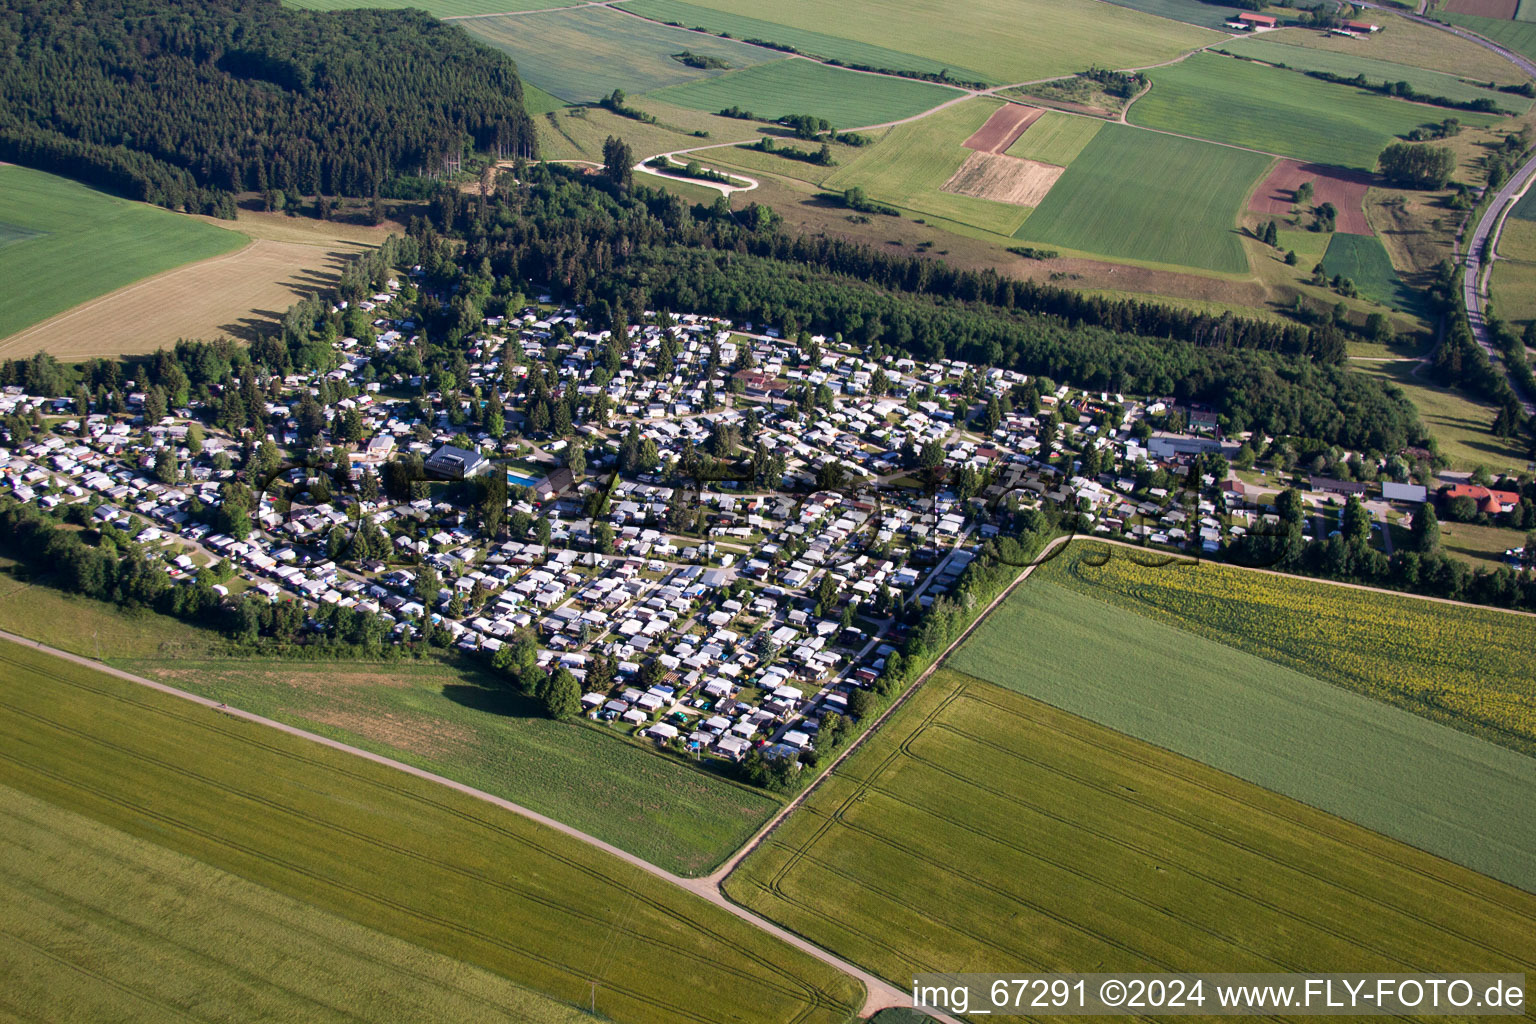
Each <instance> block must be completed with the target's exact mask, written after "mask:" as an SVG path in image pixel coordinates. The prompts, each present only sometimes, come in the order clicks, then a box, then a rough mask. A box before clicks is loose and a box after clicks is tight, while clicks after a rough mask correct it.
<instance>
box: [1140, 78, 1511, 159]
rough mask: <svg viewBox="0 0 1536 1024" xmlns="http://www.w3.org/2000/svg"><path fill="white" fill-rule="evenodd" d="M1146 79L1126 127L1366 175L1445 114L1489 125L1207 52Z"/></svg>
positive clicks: (1486, 119)
mask: <svg viewBox="0 0 1536 1024" xmlns="http://www.w3.org/2000/svg"><path fill="white" fill-rule="evenodd" d="M1147 77H1148V78H1150V79H1151V80H1152V89H1151V91H1150V92H1148V93H1147V94H1146V95H1145V96H1143V97H1142V98H1141V99H1139V100H1137V101H1136V102H1135V103H1134V104H1132V105H1131V109H1130V111H1129V112H1128V114H1127V117H1128V118H1129V120H1130V121H1131V123H1132V124H1139V125H1145V126H1146V127H1148V128H1159V129H1162V130H1163V131H1171V132H1180V133H1183V134H1186V135H1196V136H1199V137H1200V138H1204V139H1210V140H1212V141H1214V142H1225V143H1228V144H1229V145H1234V146H1247V147H1249V148H1251V149H1257V150H1262V151H1263V152H1266V153H1278V154H1280V155H1282V156H1291V157H1296V158H1297V159H1300V160H1311V161H1314V162H1316V163H1321V164H1334V165H1337V166H1340V167H1358V168H1362V169H1364V170H1368V171H1369V170H1375V169H1376V157H1377V156H1378V155H1379V154H1380V153H1381V151H1382V150H1383V149H1385V148H1386V147H1387V146H1388V145H1389V144H1390V143H1392V142H1393V141H1395V140H1396V138H1397V137H1398V136H1401V135H1406V134H1407V133H1408V132H1410V131H1412V130H1413V129H1414V128H1416V127H1418V126H1419V125H1422V124H1427V123H1430V122H1433V121H1439V120H1441V119H1442V118H1444V117H1452V116H1454V117H1456V118H1459V119H1460V120H1461V122H1462V124H1464V125H1471V126H1477V127H1486V126H1487V125H1489V124H1491V123H1492V122H1493V121H1494V120H1495V118H1493V117H1492V116H1491V115H1487V114H1473V113H1469V112H1467V111H1465V110H1456V111H1441V110H1438V109H1436V108H1434V107H1425V106H1421V105H1418V104H1414V103H1407V102H1405V101H1403V100H1395V99H1390V98H1388V97H1386V96H1380V95H1377V94H1376V93H1369V92H1365V91H1363V90H1361V89H1355V88H1351V87H1350V86H1347V85H1335V84H1333V83H1331V82H1320V81H1318V80H1317V79H1314V78H1306V77H1304V76H1301V75H1297V74H1295V73H1293V72H1290V71H1284V70H1281V69H1279V68H1268V67H1262V66H1260V65H1258V64H1253V63H1249V62H1246V61H1240V60H1233V59H1231V58H1230V57H1221V56H1216V55H1214V54H1196V55H1195V56H1193V57H1191V58H1189V59H1188V60H1186V61H1183V62H1181V63H1179V64H1173V65H1170V66H1168V67H1165V68H1156V69H1154V70H1152V71H1149V72H1147Z"/></svg>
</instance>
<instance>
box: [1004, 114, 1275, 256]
mask: <svg viewBox="0 0 1536 1024" xmlns="http://www.w3.org/2000/svg"><path fill="white" fill-rule="evenodd" d="M1025 134H1026V135H1028V134H1029V133H1028V132H1025ZM1269 165H1270V159H1269V157H1266V156H1263V155H1262V154H1258V153H1249V152H1246V151H1244V150H1240V149H1231V148H1229V147H1226V146H1213V145H1211V144H1210V143H1206V142H1200V141H1198V140H1196V139H1182V138H1177V137H1175V136H1172V135H1163V134H1160V133H1157V132H1145V131H1139V130H1137V129H1135V128H1130V127H1126V126H1125V125H1118V124H1107V125H1105V126H1104V127H1103V128H1102V129H1100V131H1099V133H1098V134H1097V135H1095V136H1094V137H1093V140H1092V141H1090V142H1089V143H1088V145H1087V146H1086V147H1085V148H1084V149H1083V151H1082V153H1081V154H1080V155H1079V156H1078V158H1077V159H1076V160H1074V161H1073V162H1072V165H1071V166H1070V167H1068V168H1067V171H1066V173H1065V174H1063V175H1062V176H1061V179H1060V180H1059V181H1057V182H1056V185H1055V187H1054V188H1052V189H1051V191H1050V194H1049V195H1047V196H1046V197H1045V200H1044V201H1043V202H1042V203H1041V204H1040V205H1039V206H1038V207H1036V209H1035V212H1034V213H1032V214H1030V217H1029V220H1027V221H1025V222H1024V227H1023V228H1022V229H1020V230H1019V232H1018V233H1017V236H1018V237H1019V238H1022V239H1025V240H1026V241H1030V242H1038V243H1043V244H1048V245H1059V246H1062V247H1064V248H1068V249H1077V250H1080V251H1083V252H1090V253H1099V254H1102V255H1105V256H1111V257H1125V258H1130V259H1137V260H1148V261H1151V262H1156V263H1164V264H1172V265H1174V266H1187V267H1197V268H1200V269H1204V270H1214V271H1220V272H1224V273H1231V274H1240V273H1245V272H1246V271H1247V270H1248V260H1247V257H1246V256H1245V255H1244V253H1243V247H1242V243H1241V241H1240V240H1239V236H1238V232H1237V216H1238V213H1239V211H1241V210H1242V209H1243V208H1244V207H1245V206H1246V204H1247V199H1248V194H1249V192H1251V191H1252V189H1253V186H1254V183H1255V182H1256V181H1258V180H1259V178H1260V177H1262V176H1263V175H1264V173H1265V172H1266V171H1267V170H1268V169H1269Z"/></svg>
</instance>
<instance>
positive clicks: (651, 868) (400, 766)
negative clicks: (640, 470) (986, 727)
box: [0, 630, 959, 1024]
mask: <svg viewBox="0 0 1536 1024" xmlns="http://www.w3.org/2000/svg"><path fill="white" fill-rule="evenodd" d="M0 640H9V641H11V642H13V643H17V644H21V645H23V646H26V647H31V648H33V649H35V650H39V651H43V652H44V653H46V654H51V655H53V656H54V657H56V658H63V659H64V660H65V661H70V662H73V663H75V664H77V665H84V666H85V667H87V668H90V669H94V670H95V671H97V672H104V673H106V674H107V675H110V676H115V677H117V678H118V679H122V680H126V681H127V682H130V683H136V684H138V685H139V686H145V687H148V688H149V689H151V690H156V691H158V692H160V693H164V694H167V695H169V696H172V697H179V698H181V699H182V700H187V701H191V702H192V703H194V704H201V705H202V706H203V707H205V708H209V709H212V710H214V711H218V712H220V713H221V714H225V715H229V716H230V717H231V718H239V719H242V720H244V721H247V722H252V723H254V724H256V725H262V726H266V727H267V728H269V729H276V730H278V731H279V732H284V733H287V734H288V735H290V736H297V737H299V738H300V739H305V740H308V741H310V742H311V743H319V744H321V745H322V746H326V747H330V748H331V749H333V750H340V751H342V752H344V753H348V754H352V755H353V756H355V757H361V758H364V759H366V760H369V761H372V762H374V763H375V764H381V765H384V766H385V767H387V768H393V769H395V770H396V771H400V772H405V773H406V774H407V775H414V776H416V777H417V778H419V779H425V780H427V781H428V782H435V783H437V784H438V785H440V786H447V787H448V788H449V789H453V790H457V791H458V792H460V793H464V794H466V795H468V796H472V797H474V798H475V799H476V800H484V801H485V802H486V803H488V804H494V805H496V806H497V807H500V808H502V809H503V810H507V811H511V812H512V813H513V814H518V815H521V816H522V817H524V818H527V819H529V820H530V821H535V822H538V823H539V824H540V825H543V826H545V827H547V828H552V829H554V830H555V831H556V832H560V833H562V834H564V835H567V836H570V837H571V838H572V839H576V840H579V841H581V842H583V843H586V844H587V845H588V846H594V847H596V848H597V849H599V850H602V851H603V852H604V853H607V854H609V855H610V856H613V857H617V858H618V859H619V860H622V861H623V862H624V863H626V864H630V865H632V866H634V867H637V868H639V869H640V870H641V871H645V872H647V873H649V874H652V875H655V876H656V877H657V878H660V879H661V880H663V881H665V882H668V883H670V884H671V885H675V886H677V887H678V888H679V889H685V890H687V891H688V892H691V893H693V894H694V895H695V896H698V897H700V898H702V899H705V900H708V901H709V902H710V903H713V904H714V905H715V906H717V907H720V908H721V909H722V910H725V911H726V912H727V913H730V914H732V915H734V916H736V917H739V918H741V919H742V920H743V921H746V922H747V923H748V924H750V925H752V926H753V927H754V928H757V929H759V930H760V931H764V932H767V933H768V934H770V935H772V936H774V937H775V938H777V939H780V940H782V941H783V942H786V943H788V944H789V945H791V946H794V947H795V948H796V949H799V950H801V951H802V952H805V953H808V954H810V955H811V956H813V957H815V958H816V959H818V960H820V961H822V962H823V963H826V964H828V965H830V966H832V967H835V968H836V969H838V970H840V971H842V972H843V973H844V974H846V975H848V976H849V977H852V978H854V979H856V980H858V981H859V982H860V983H862V984H863V985H864V988H865V992H866V996H865V1000H864V1008H863V1011H862V1015H863V1016H868V1015H870V1014H872V1013H874V1012H875V1011H876V1010H881V1009H885V1008H886V1007H890V1006H910V1005H911V998H910V996H909V994H908V993H906V992H904V991H902V990H901V989H898V988H896V987H895V986H893V985H890V984H888V983H887V982H885V981H882V980H881V979H879V978H877V977H875V976H874V975H872V974H870V973H869V972H867V971H864V970H862V969H860V968H858V967H855V966H854V965H852V964H850V963H848V962H847V961H846V960H843V959H841V958H839V957H836V956H833V955H832V954H831V953H829V952H827V951H826V950H824V949H822V948H821V947H820V946H817V945H814V944H813V943H811V942H808V941H806V940H805V939H802V938H801V937H800V936H798V935H795V934H794V933H793V932H789V931H786V930H785V929H783V928H780V927H779V926H778V925H776V924H774V923H773V922H771V921H767V920H764V919H763V918H761V917H758V916H757V915H756V914H754V913H752V912H751V911H749V910H747V909H745V908H743V907H739V906H737V905H736V904H734V903H732V902H731V901H730V900H728V899H726V898H725V896H724V895H723V894H722V893H721V891H720V886H719V884H718V882H717V881H715V880H714V876H713V875H711V876H709V877H708V878H683V877H682V876H681V875H674V874H673V873H672V872H670V871H666V870H664V869H662V868H659V867H657V866H656V865H654V864H652V863H650V862H649V861H646V860H643V859H641V858H640V857H637V856H635V855H634V854H632V853H630V852H628V851H627V850H621V849H619V848H618V847H617V846H614V845H613V844H611V843H606V842H604V841H603V840H601V839H598V838H597V837H596V836H592V835H588V834H587V833H585V832H582V831H580V830H578V829H574V828H572V827H571V826H569V825H567V824H565V823H564V822H560V821H556V820H555V819H554V818H551V817H548V816H547V815H543V814H540V813H539V812H538V811H535V810H531V809H529V808H527V807H524V806H522V805H521V804H515V803H513V802H512V801H510V800H504V799H502V798H501V797H499V796H495V795H494V794H491V793H487V792H485V791H484V790H480V789H475V788H474V787H473V786H466V785H465V784H464V783H462V782H456V781H454V780H453V779H450V778H447V777H445V776H442V775H436V774H434V773H432V772H429V771H425V770H423V769H421V768H417V767H416V766H415V765H410V764H406V763H405V762H404V761H396V760H395V759H393V758H389V757H384V756H383V755H381V754H375V753H374V752H373V751H371V750H364V749H362V748H361V747H354V746H351V745H350V744H346V743H342V742H340V741H339V740H333V739H331V738H330V737H328V736H321V735H319V734H318V733H313V732H309V731H307V730H304V729H300V728H297V727H295V726H292V725H288V724H286V723H284V722H278V721H274V720H273V719H270V718H264V717H262V716H261V715H257V714H253V713H251V712H249V711H242V710H241V709H239V708H235V707H230V706H228V705H226V704H221V703H219V702H218V701H216V700H210V699H209V698H207V697H202V696H199V695H197V694H195V693H188V692H187V691H185V690H178V689H176V688H175V687H173V686H167V685H165V684H164V683H159V682H156V681H155V680H153V679H146V678H145V677H143V676H139V675H134V674H133V673H132V672H124V671H123V670H122V669H117V668H113V667H111V666H110V665H104V664H102V663H101V662H99V661H95V660H93V659H91V658H86V657H82V656H81V655H78V654H71V653H69V652H68V651H61V650H59V649H57V648H54V647H49V646H47V645H46V644H41V643H38V642H37V641H36V640H31V639H28V638H27V637H24V636H17V635H16V634H14V633H8V632H5V631H4V630H0ZM850 749H851V748H850ZM935 1016H936V1017H937V1018H938V1019H939V1020H941V1021H944V1022H946V1024H959V1022H958V1021H955V1020H954V1019H953V1018H950V1017H947V1016H943V1015H938V1014H935Z"/></svg>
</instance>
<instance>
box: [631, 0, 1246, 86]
mask: <svg viewBox="0 0 1536 1024" xmlns="http://www.w3.org/2000/svg"><path fill="white" fill-rule="evenodd" d="M623 7H624V8H625V9H627V10H632V11H634V12H636V13H637V14H643V15H645V16H646V17H649V18H655V19H657V20H659V21H665V22H675V23H678V24H681V25H686V26H688V27H690V28H694V27H701V28H705V29H707V30H709V31H711V32H728V33H730V34H731V35H732V36H735V37H736V38H738V39H763V40H768V41H770V42H774V43H778V44H780V45H788V46H793V47H795V48H796V49H797V50H799V51H800V52H801V53H805V54H810V55H812V56H816V57H822V58H827V59H832V60H840V61H844V62H847V63H853V64H860V65H864V66H867V67H872V68H885V69H892V70H901V71H918V72H923V73H929V74H936V73H938V72H940V71H942V70H945V69H948V70H949V72H950V73H951V75H952V76H954V77H955V78H958V79H961V80H966V81H985V82H987V83H989V84H991V85H1004V84H1008V83H1012V82H1025V81H1030V80H1033V79H1037V78H1048V77H1051V76H1055V75H1068V74H1072V73H1074V72H1077V71H1081V70H1083V69H1084V68H1086V67H1089V66H1090V65H1097V66H1100V67H1115V68H1121V67H1141V66H1145V65H1148V64H1155V63H1157V62H1158V61H1164V60H1169V59H1171V58H1173V57H1176V56H1178V55H1179V54H1181V53H1184V52H1186V51H1188V50H1191V49H1193V48H1195V47H1197V46H1202V45H1205V44H1207V43H1212V42H1216V41H1218V40H1219V39H1220V38H1221V37H1220V35H1218V34H1217V33H1215V32H1212V31H1210V30H1208V29H1203V28H1196V27H1194V26H1192V25H1185V24H1181V23H1179V22H1175V21H1169V20H1166V19H1163V18H1156V17H1152V16H1151V15H1148V14H1143V13H1141V12H1140V11H1134V10H1130V9H1128V8H1125V7H1114V6H1110V5H1107V4H1102V3H1097V2H1094V0H879V2H875V0H858V2H855V3H845V4H837V5H830V6H829V5H828V4H825V3H823V2H821V0H780V2H779V3H776V4H772V5H769V6H767V7H765V6H764V5H763V4H761V3H758V2H755V0H700V2H698V3H685V2H683V0H629V2H626V3H624V4H623Z"/></svg>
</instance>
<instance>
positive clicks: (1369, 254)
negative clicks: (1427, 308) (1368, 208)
mask: <svg viewBox="0 0 1536 1024" xmlns="http://www.w3.org/2000/svg"><path fill="white" fill-rule="evenodd" d="M1323 270H1325V271H1327V273H1328V276H1329V277H1333V276H1334V275H1335V274H1343V275H1344V276H1345V277H1347V278H1349V279H1350V280H1351V281H1353V282H1355V287H1356V289H1358V290H1359V292H1360V294H1361V295H1364V296H1365V297H1366V298H1368V299H1371V300H1372V301H1374V302H1379V303H1381V304H1382V305H1383V306H1391V307H1392V308H1393V309H1396V310H1400V311H1401V312H1404V313H1411V314H1414V315H1418V314H1419V313H1420V312H1421V311H1422V310H1423V308H1424V303H1423V300H1422V299H1421V298H1420V296H1419V293H1418V292H1415V291H1414V290H1413V289H1412V288H1409V287H1408V286H1407V285H1406V284H1404V283H1403V279H1402V278H1400V277H1398V276H1397V271H1396V270H1394V269H1393V267H1392V260H1391V258H1390V257H1389V256H1388V255H1387V250H1386V249H1385V248H1384V247H1383V246H1382V244H1381V240H1380V239H1379V238H1376V237H1375V236H1374V235H1346V234H1335V235H1334V236H1333V237H1332V238H1331V239H1329V241H1328V251H1327V252H1326V253H1324V254H1323Z"/></svg>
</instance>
